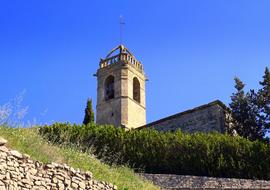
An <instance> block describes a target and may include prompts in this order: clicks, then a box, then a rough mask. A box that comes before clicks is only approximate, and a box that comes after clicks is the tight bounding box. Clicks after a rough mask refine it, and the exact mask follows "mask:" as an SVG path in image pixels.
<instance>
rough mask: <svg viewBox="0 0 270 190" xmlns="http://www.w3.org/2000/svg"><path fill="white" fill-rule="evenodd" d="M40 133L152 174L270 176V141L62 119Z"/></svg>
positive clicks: (101, 157)
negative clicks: (63, 120) (131, 127)
mask: <svg viewBox="0 0 270 190" xmlns="http://www.w3.org/2000/svg"><path fill="white" fill-rule="evenodd" d="M40 132H41V133H42V134H43V136H45V137H46V138H47V139H48V140H49V141H51V142H54V143H59V144H68V145H75V146H77V147H78V148H80V149H81V150H83V151H87V150H88V149H89V147H91V148H92V152H93V153H94V154H95V155H96V156H97V157H98V158H100V159H103V160H105V161H107V162H110V163H117V164H129V165H130V166H133V167H134V168H143V169H144V170H145V171H146V172H149V173H170V174H184V175H202V176H213V177H234V178H253V179H270V156H269V155H270V145H269V144H265V143H262V142H259V141H253V142H252V141H249V140H247V139H245V138H242V137H231V136H229V135H223V134H218V133H214V134H200V133H197V134H184V133H182V132H180V131H178V132H176V133H160V132H158V131H156V130H150V129H148V130H147V129H144V130H139V131H138V130H131V131H127V132H126V131H125V130H123V129H121V128H115V127H113V126H96V125H94V124H92V125H87V126H85V125H70V124H59V123H56V124H53V125H52V126H45V127H41V128H40Z"/></svg>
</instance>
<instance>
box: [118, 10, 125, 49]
mask: <svg viewBox="0 0 270 190" xmlns="http://www.w3.org/2000/svg"><path fill="white" fill-rule="evenodd" d="M125 24H126V23H125V21H124V17H123V16H122V15H120V18H119V26H120V44H122V43H123V30H124V25H125Z"/></svg>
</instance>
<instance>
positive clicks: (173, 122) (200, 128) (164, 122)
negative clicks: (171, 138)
mask: <svg viewBox="0 0 270 190" xmlns="http://www.w3.org/2000/svg"><path fill="white" fill-rule="evenodd" d="M227 115H228V108H227V107H226V106H225V105H224V104H223V103H222V102H221V101H219V100H216V101H214V102H211V103H209V104H205V105H202V106H199V107H197V108H194V109H191V110H187V111H184V112H181V113H178V114H175V115H172V116H169V117H166V118H163V119H160V120H158V121H155V122H152V123H149V124H147V125H145V126H142V127H140V129H141V128H155V129H157V130H158V131H176V130H177V129H181V130H182V131H183V132H188V133H194V132H212V131H216V132H220V133H224V132H226V131H227V127H228V126H227V123H228V122H227V121H226V119H227V118H228V117H227Z"/></svg>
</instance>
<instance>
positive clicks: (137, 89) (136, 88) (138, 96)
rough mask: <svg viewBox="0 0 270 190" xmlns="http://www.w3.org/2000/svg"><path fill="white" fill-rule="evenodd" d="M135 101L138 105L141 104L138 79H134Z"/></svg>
mask: <svg viewBox="0 0 270 190" xmlns="http://www.w3.org/2000/svg"><path fill="white" fill-rule="evenodd" d="M133 99H134V100H135V101H136V102H138V103H140V102H141V94H140V82H139V80H138V78H136V77H134V78H133Z"/></svg>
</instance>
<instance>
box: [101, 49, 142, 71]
mask: <svg viewBox="0 0 270 190" xmlns="http://www.w3.org/2000/svg"><path fill="white" fill-rule="evenodd" d="M118 61H125V62H128V63H130V64H132V65H134V66H135V67H136V68H137V69H139V70H140V71H143V66H142V64H141V63H140V62H139V61H138V60H137V59H136V58H135V57H134V56H133V55H130V54H128V53H120V54H118V55H115V56H112V57H109V58H107V59H101V61H100V63H99V67H100V68H104V67H107V66H109V65H112V64H115V63H117V62H118Z"/></svg>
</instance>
